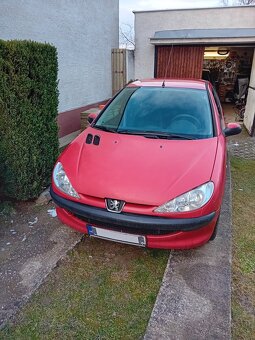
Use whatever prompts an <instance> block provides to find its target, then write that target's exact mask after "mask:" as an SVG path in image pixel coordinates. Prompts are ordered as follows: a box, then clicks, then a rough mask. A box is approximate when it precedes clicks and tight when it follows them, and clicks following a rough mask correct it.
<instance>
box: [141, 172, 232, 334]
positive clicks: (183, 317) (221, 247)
mask: <svg viewBox="0 0 255 340" xmlns="http://www.w3.org/2000/svg"><path fill="white" fill-rule="evenodd" d="M218 227H219V231H218V235H217V237H216V239H215V240H214V241H212V242H209V243H207V244H206V245H204V246H202V247H200V248H197V249H194V250H187V251H172V252H171V254H170V258H169V261H168V265H167V268H166V271H165V275H164V278H163V282H162V286H161V289H160V291H159V294H158V298H157V300H156V303H155V306H154V309H153V311H152V315H151V318H150V321H149V325H148V328H147V331H146V334H145V339H146V340H152V339H153V340H154V339H155V340H158V339H164V340H167V339H169V340H170V339H171V340H176V339H178V340H187V339H189V340H193V339H194V340H195V339H196V340H198V339H207V340H209V339H212V340H215V339H222V340H223V339H224V340H228V339H231V185H230V167H229V166H228V171H227V182H226V187H225V195H224V200H223V206H222V210H221V215H220V221H219V226H218Z"/></svg>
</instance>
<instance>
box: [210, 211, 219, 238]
mask: <svg viewBox="0 0 255 340" xmlns="http://www.w3.org/2000/svg"><path fill="white" fill-rule="evenodd" d="M219 218H220V215H219V217H218V219H217V222H216V224H215V227H214V230H213V233H212V235H211V237H210V239H209V241H213V240H214V239H215V237H216V236H217V232H218V224H219Z"/></svg>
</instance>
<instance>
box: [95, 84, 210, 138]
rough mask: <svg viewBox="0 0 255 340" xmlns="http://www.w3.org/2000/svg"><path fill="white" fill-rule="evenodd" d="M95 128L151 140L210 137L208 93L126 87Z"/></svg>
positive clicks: (203, 91) (163, 88) (180, 89)
mask: <svg viewBox="0 0 255 340" xmlns="http://www.w3.org/2000/svg"><path fill="white" fill-rule="evenodd" d="M94 127H95V128H98V129H102V130H105V131H109V132H117V133H126V134H138V135H144V136H145V137H151V138H161V137H162V138H168V137H169V138H183V139H186V138H187V139H203V138H210V137H213V123H212V113H211V107H210V103H209V99H208V94H207V91H206V90H198V89H190V88H170V87H126V88H124V89H123V90H122V91H121V92H120V93H119V94H118V95H117V96H116V97H115V98H114V99H113V101H112V102H111V103H110V104H109V105H108V106H107V107H106V109H105V110H104V112H102V114H101V115H100V117H99V118H98V119H97V121H96V123H95V125H94Z"/></svg>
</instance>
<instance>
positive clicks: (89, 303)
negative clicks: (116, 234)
mask: <svg viewBox="0 0 255 340" xmlns="http://www.w3.org/2000/svg"><path fill="white" fill-rule="evenodd" d="M168 256H169V252H168V251H154V250H146V249H142V248H136V247H131V246H127V245H122V244H116V243H111V242H107V241H102V240H97V239H88V238H84V239H83V241H82V242H81V243H80V244H79V245H78V246H77V247H76V248H75V249H74V250H73V251H72V252H71V253H70V254H69V256H68V257H67V258H66V259H64V260H63V261H62V262H60V263H59V266H58V268H56V269H55V270H54V271H53V272H52V273H51V274H50V276H49V277H48V279H47V280H46V282H45V284H43V286H42V287H41V288H40V289H39V290H38V291H37V292H36V293H35V294H34V295H33V297H32V299H31V300H30V302H29V303H28V304H27V305H26V306H25V307H24V308H23V309H22V310H21V312H20V313H19V315H18V317H17V318H16V321H15V323H14V324H11V323H10V324H9V325H8V326H7V327H5V328H4V329H3V330H2V331H1V332H0V338H1V339H139V338H141V337H142V336H143V335H144V332H145V329H146V326H147V323H148V320H149V318H150V314H151V311H152V308H153V305H154V302H155V299H156V296H157V293H158V290H159V287H160V284H161V281H162V276H163V273H164V270H165V266H166V263H167V259H168Z"/></svg>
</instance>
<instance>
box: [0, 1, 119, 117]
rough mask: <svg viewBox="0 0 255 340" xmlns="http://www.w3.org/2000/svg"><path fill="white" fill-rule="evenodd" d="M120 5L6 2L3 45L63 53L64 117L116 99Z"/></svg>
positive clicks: (0, 27) (0, 33)
mask: <svg viewBox="0 0 255 340" xmlns="http://www.w3.org/2000/svg"><path fill="white" fill-rule="evenodd" d="M118 26H119V1H118V0H96V1H89V0H1V1H0V39H4V40H10V39H31V40H36V41H40V42H49V43H51V44H53V45H55V46H56V47H57V49H58V58H59V90H60V98H59V99H60V102H59V111H60V112H63V111H66V110H71V109H73V108H77V107H81V106H85V105H87V104H90V103H93V102H98V101H101V100H104V99H106V98H109V97H110V96H111V93H112V90H111V86H112V85H111V84H112V81H111V49H112V48H116V47H118V45H119V29H118Z"/></svg>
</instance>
